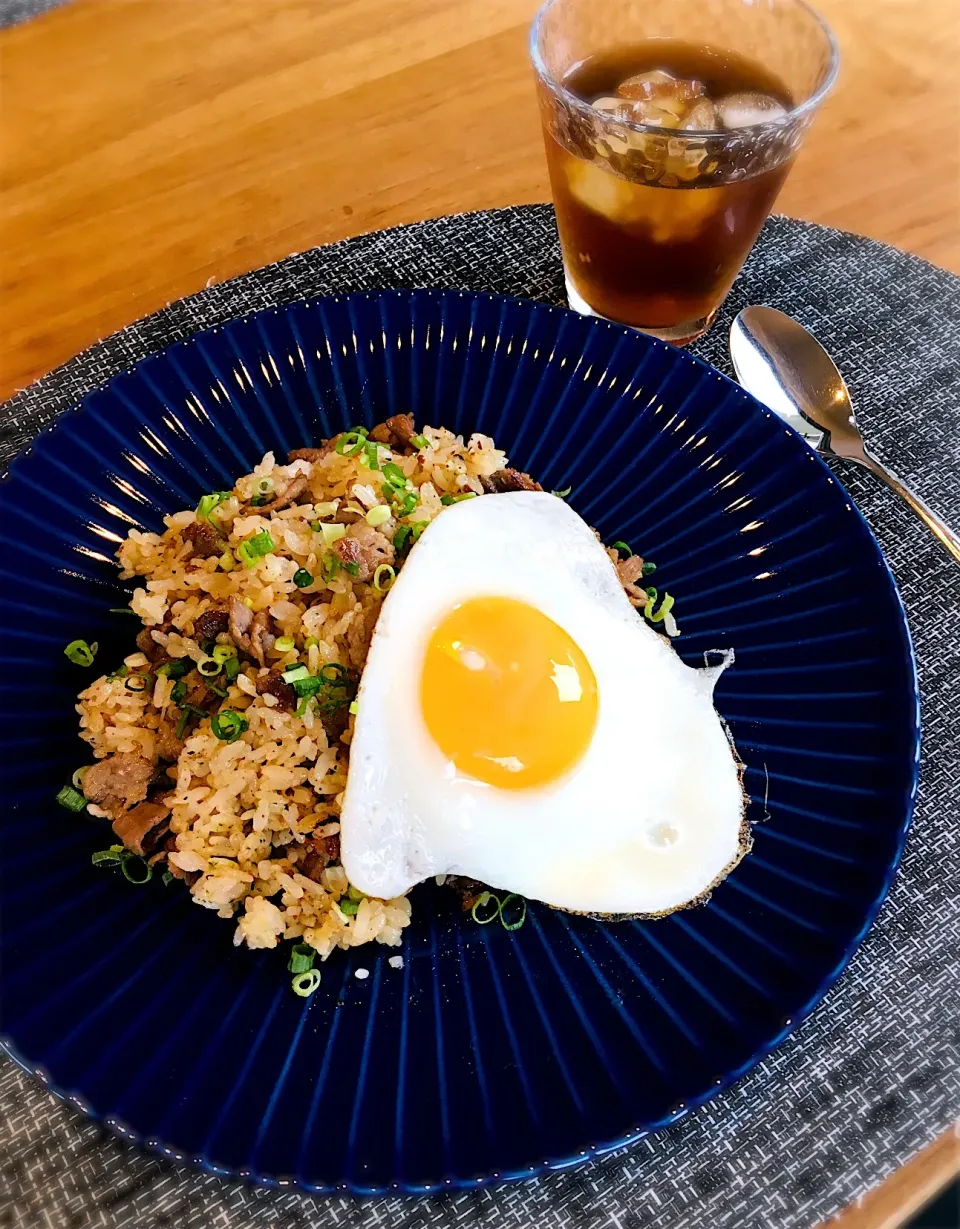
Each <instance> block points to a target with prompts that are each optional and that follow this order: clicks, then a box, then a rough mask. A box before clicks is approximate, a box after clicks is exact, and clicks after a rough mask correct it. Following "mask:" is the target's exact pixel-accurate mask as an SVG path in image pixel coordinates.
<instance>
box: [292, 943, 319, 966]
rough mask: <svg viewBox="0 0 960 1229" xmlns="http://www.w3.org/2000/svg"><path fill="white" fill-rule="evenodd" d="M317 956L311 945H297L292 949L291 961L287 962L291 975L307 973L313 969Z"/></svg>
mask: <svg viewBox="0 0 960 1229" xmlns="http://www.w3.org/2000/svg"><path fill="white" fill-rule="evenodd" d="M316 954H317V953H316V952H315V951H314V950H313V948H312V947H310V946H309V944H307V943H295V944H294V945H293V947H292V948H291V949H290V959H289V960H288V961H287V968H288V969H289V971H290V972H291V973H306V971H307V969H312V968H313V961H314V957H315V956H316Z"/></svg>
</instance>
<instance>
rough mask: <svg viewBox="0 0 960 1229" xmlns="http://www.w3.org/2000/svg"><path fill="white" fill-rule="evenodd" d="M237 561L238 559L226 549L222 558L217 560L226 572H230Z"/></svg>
mask: <svg viewBox="0 0 960 1229" xmlns="http://www.w3.org/2000/svg"><path fill="white" fill-rule="evenodd" d="M236 562H237V561H236V559H235V558H234V556H233V555H232V554H231V553H230V551H228V550H225V551H224V552H223V554H222V555H221V556H220V558H219V559H218V560H217V563H219V564H220V566H221V567H222V568H223V570H224V571H225V572H229V571H230V570H231V569H232V567H233V565H234V564H235V563H236Z"/></svg>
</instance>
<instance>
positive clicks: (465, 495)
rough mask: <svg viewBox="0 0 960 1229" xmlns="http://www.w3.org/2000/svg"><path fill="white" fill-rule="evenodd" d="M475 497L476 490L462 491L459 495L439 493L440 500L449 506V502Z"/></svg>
mask: <svg viewBox="0 0 960 1229" xmlns="http://www.w3.org/2000/svg"><path fill="white" fill-rule="evenodd" d="M476 498H477V493H476V491H464V492H463V493H462V494H460V495H441V496H440V502H441V503H442V504H444V505H446V506H447V507H449V506H450V505H451V504H459V503H462V502H463V501H464V500H465V499H476Z"/></svg>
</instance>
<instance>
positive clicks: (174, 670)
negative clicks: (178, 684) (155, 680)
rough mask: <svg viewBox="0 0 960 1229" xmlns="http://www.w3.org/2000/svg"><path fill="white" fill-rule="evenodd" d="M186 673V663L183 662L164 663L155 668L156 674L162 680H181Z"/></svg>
mask: <svg viewBox="0 0 960 1229" xmlns="http://www.w3.org/2000/svg"><path fill="white" fill-rule="evenodd" d="M186 672H187V663H186V662H185V661H165V662H163V664H162V665H159V666H157V669H156V673H157V674H158V675H160V676H161V677H162V678H170V679H178V678H182V677H183V675H185V674H186Z"/></svg>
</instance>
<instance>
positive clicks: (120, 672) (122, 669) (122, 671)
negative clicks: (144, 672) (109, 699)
mask: <svg viewBox="0 0 960 1229" xmlns="http://www.w3.org/2000/svg"><path fill="white" fill-rule="evenodd" d="M158 673H159V671H158ZM128 674H129V670H128V669H127V667H126V666H118V667H117V668H116V670H114V672H113V674H108V675H107V682H108V683H112V682H114V681H115V680H116V679H125V678H126V677H127V675H128Z"/></svg>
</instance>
